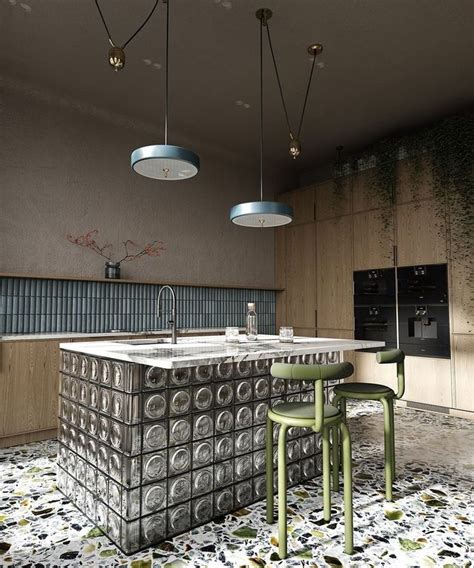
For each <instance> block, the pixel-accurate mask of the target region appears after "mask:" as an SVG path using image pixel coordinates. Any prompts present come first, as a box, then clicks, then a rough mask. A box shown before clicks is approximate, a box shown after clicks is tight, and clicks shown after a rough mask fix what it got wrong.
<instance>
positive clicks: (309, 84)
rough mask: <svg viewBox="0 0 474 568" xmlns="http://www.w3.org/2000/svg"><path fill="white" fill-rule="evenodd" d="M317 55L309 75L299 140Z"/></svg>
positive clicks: (299, 128) (314, 55)
mask: <svg viewBox="0 0 474 568" xmlns="http://www.w3.org/2000/svg"><path fill="white" fill-rule="evenodd" d="M316 55H317V53H316V52H314V54H313V64H312V65H311V73H310V74H309V78H308V84H307V86H306V94H305V97H304V103H303V110H302V111H301V117H300V123H299V126H298V134H297V135H296V137H297V138H298V140H299V138H300V134H301V127H302V126H303V118H304V113H305V110H306V103H307V102H308V95H309V89H310V87H311V80H312V78H313V73H314V67H315V63H316Z"/></svg>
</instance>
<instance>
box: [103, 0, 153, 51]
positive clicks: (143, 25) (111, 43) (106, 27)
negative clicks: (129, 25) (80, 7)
mask: <svg viewBox="0 0 474 568" xmlns="http://www.w3.org/2000/svg"><path fill="white" fill-rule="evenodd" d="M158 2H159V0H155V4H154V6H153V8H152V9H151V10H150V13H149V14H148V16H147V17H146V18H145V20H144V21H143V23H142V24H141V26H140V27H139V28H138V29H137V31H136V32H135V33H134V34H132V35H131V36H130V37H129V38H128V40H127V41H126V42H125V43H124V44H123V45H122V46H121V48H122V49H125V48H126V47H127V45H128V44H129V43H130V42H131V41H132V39H133V38H134V37H135V36H136V35H137V34H138V33H139V32H141V30H142V29H143V28H144V27H145V26H146V24H147V22H148V20H149V19H150V18H151V17H152V16H153V12H154V11H155V9H156V7H157V6H158ZM95 5H96V6H97V10H99V14H100V18H101V20H102V23H103V24H104V28H105V31H106V32H107V35H108V37H109V43H110V45H111V46H112V47H116V44H115V43H114V41H113V40H112V36H111V35H110V31H109V28H108V26H107V23H106V21H105V18H104V14H103V13H102V10H101V9H100V6H99V0H95Z"/></svg>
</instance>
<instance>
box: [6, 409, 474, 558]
mask: <svg viewBox="0 0 474 568" xmlns="http://www.w3.org/2000/svg"><path fill="white" fill-rule="evenodd" d="M349 417H350V429H351V433H352V437H353V445H354V448H353V457H354V505H355V507H354V509H355V516H354V527H355V535H354V536H355V546H356V552H355V554H354V555H353V556H351V557H349V556H347V555H346V554H344V552H343V524H342V515H341V503H342V499H341V495H340V494H334V493H333V513H334V516H333V521H332V522H331V523H329V524H327V525H325V524H323V523H322V515H321V507H322V501H321V483H320V482H321V480H320V479H315V480H314V481H311V482H308V483H305V484H303V485H300V486H297V487H296V488H294V489H292V490H290V491H289V501H288V507H289V518H290V539H289V550H290V553H291V555H290V557H289V558H288V559H287V560H286V561H284V562H283V561H279V559H278V556H277V547H276V545H277V528H276V525H273V526H271V527H270V526H268V525H267V524H266V522H265V516H264V503H257V504H255V505H252V506H250V507H248V508H246V509H243V510H242V511H240V512H239V513H238V514H233V515H228V516H227V517H225V518H222V519H221V520H220V522H213V523H210V524H208V525H205V526H203V527H200V528H198V529H195V530H193V531H192V532H190V533H186V534H184V535H181V536H179V537H176V538H174V539H173V541H169V542H165V543H163V544H162V545H160V546H159V547H157V548H155V549H150V550H148V551H145V552H141V553H138V554H135V555H133V556H129V557H127V556H125V555H124V554H122V553H121V552H120V551H119V550H118V549H117V548H115V547H114V546H113V545H111V544H110V541H108V539H107V538H105V537H104V536H103V535H101V534H100V532H99V531H98V530H97V529H94V528H93V526H92V525H91V524H90V523H89V522H88V521H87V520H86V519H85V518H84V517H83V516H82V515H81V513H79V511H78V510H77V509H76V508H75V507H74V506H73V505H72V504H70V503H69V502H68V500H67V499H65V498H63V497H62V495H61V494H60V493H59V491H57V490H56V488H55V475H56V474H55V462H56V450H57V444H56V443H55V442H41V443H36V444H29V445H27V446H20V447H16V448H10V449H6V450H0V487H1V495H0V566H37V567H40V566H45V567H46V566H48V567H53V566H101V567H102V566H131V567H133V568H138V567H149V566H154V567H161V566H163V567H166V568H180V567H184V566H189V567H218V566H228V567H234V566H236V567H240V566H249V567H260V566H266V565H271V566H278V567H281V566H305V567H311V568H316V567H324V566H335V567H337V566H350V567H357V568H359V567H369V566H373V567H379V566H387V567H388V566H390V567H405V566H406V567H418V566H420V567H431V566H441V567H444V568H451V567H465V568H467V567H468V566H470V565H471V562H473V561H474V554H473V551H472V549H471V550H469V548H468V543H469V539H470V540H471V542H472V541H473V532H472V529H471V524H470V520H471V519H472V512H473V507H472V500H471V492H472V473H473V471H474V466H473V463H472V459H473V454H474V451H473V450H474V448H473V441H474V440H473V438H474V436H473V433H474V423H472V422H469V421H467V420H463V419H460V418H454V417H447V416H444V415H440V414H435V413H425V412H420V411H416V410H412V409H406V408H401V409H397V410H396V431H397V471H398V473H399V476H398V478H397V481H396V483H395V495H394V497H395V500H394V502H393V503H386V502H385V501H384V498H383V492H384V484H383V434H382V413H381V407H380V406H378V405H377V404H374V403H359V404H357V405H352V406H350V407H349Z"/></svg>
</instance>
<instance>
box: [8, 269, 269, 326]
mask: <svg viewBox="0 0 474 568" xmlns="http://www.w3.org/2000/svg"><path fill="white" fill-rule="evenodd" d="M159 289H160V286H159V285H155V284H139V283H137V284H132V283H125V282H123V283H122V282H120V281H112V282H89V281H88V282H84V281H77V280H49V279H30V278H6V277H4V278H1V279H0V334H2V335H10V334H16V333H28V334H29V333H54V332H67V331H69V332H75V333H106V332H109V331H111V330H123V331H131V332H138V331H146V330H156V329H166V328H167V327H168V325H167V313H166V312H167V310H168V309H169V308H170V306H171V300H170V299H168V297H166V298H164V299H163V318H161V319H158V317H157V315H156V307H157V306H156V298H157V296H158V292H159ZM174 289H175V291H176V296H177V312H178V318H177V325H178V328H196V327H225V326H229V325H233V326H243V325H245V315H246V311H247V302H256V304H257V313H258V316H259V332H260V333H275V300H276V298H275V295H276V293H275V292H274V291H273V290H250V289H237V288H206V287H198V286H174Z"/></svg>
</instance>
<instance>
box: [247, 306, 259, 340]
mask: <svg viewBox="0 0 474 568" xmlns="http://www.w3.org/2000/svg"><path fill="white" fill-rule="evenodd" d="M246 334H247V340H248V341H256V340H257V337H258V330H257V312H256V311H255V302H249V303H248V304H247V322H246Z"/></svg>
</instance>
